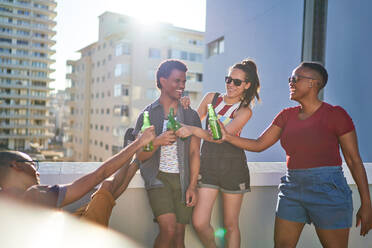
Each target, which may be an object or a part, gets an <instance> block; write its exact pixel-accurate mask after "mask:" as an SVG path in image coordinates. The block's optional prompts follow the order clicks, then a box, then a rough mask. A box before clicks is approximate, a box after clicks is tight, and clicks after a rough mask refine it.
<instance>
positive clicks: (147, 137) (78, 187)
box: [61, 126, 155, 207]
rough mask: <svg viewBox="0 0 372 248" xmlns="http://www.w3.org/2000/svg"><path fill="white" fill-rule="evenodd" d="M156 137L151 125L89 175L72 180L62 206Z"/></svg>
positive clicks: (87, 190) (105, 176) (113, 170)
mask: <svg viewBox="0 0 372 248" xmlns="http://www.w3.org/2000/svg"><path fill="white" fill-rule="evenodd" d="M154 138H155V133H154V127H153V126H152V127H150V128H148V129H146V130H145V132H144V133H143V134H142V135H141V136H139V137H138V138H137V139H136V140H135V141H134V142H133V143H131V144H130V145H128V146H127V147H125V148H124V149H123V150H121V151H120V152H119V153H118V154H116V155H114V156H113V157H111V158H109V159H108V160H106V161H105V162H103V164H102V165H101V166H100V167H99V168H98V169H96V170H95V171H93V172H92V173H89V174H88V175H85V176H83V177H81V178H79V179H77V180H76V181H74V182H72V183H71V184H69V185H66V186H67V190H66V196H65V199H64V200H63V202H62V204H61V207H63V206H65V205H68V204H70V203H72V202H74V201H76V200H78V199H80V198H81V197H82V196H84V195H85V194H86V193H88V192H89V191H90V190H92V189H93V187H95V186H97V185H98V184H99V183H101V182H102V181H103V180H104V179H106V178H107V177H109V176H111V175H112V174H113V173H115V172H116V171H117V170H118V169H120V168H121V167H122V166H123V165H125V163H126V162H127V161H128V160H129V159H131V158H132V156H133V155H134V154H135V153H136V151H137V150H138V149H140V148H142V147H143V146H144V145H146V144H148V143H149V142H150V141H152V140H153V139H154Z"/></svg>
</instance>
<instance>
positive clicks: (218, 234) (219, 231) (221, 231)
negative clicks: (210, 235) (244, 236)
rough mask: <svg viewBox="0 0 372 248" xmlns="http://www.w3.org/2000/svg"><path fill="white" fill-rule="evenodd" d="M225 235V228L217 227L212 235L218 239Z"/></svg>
mask: <svg viewBox="0 0 372 248" xmlns="http://www.w3.org/2000/svg"><path fill="white" fill-rule="evenodd" d="M225 235H226V229H225V228H218V229H217V230H216V231H215V232H214V236H216V237H217V238H219V239H223V238H224V237H225Z"/></svg>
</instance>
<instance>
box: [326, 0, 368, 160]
mask: <svg viewBox="0 0 372 248" xmlns="http://www.w3.org/2000/svg"><path fill="white" fill-rule="evenodd" d="M371 9H372V2H371V1H347V0H340V1H328V18H327V44H326V67H327V69H328V73H329V75H330V76H329V82H328V85H327V86H326V88H325V92H324V96H325V100H326V101H328V102H330V103H332V104H334V105H341V106H342V107H343V108H345V109H346V111H348V113H349V114H350V115H351V117H352V118H353V121H354V124H355V126H356V129H357V133H358V134H359V135H358V139H359V149H360V153H361V156H362V159H363V161H366V162H371V161H372V153H371V148H370V142H371V140H372V132H371V130H370V125H371V122H372V111H371V109H370V107H371V106H372V98H371V96H370V95H371V91H372V73H371V67H372V61H371V58H370V56H371V54H372V46H371V44H372V33H371V32H370V30H371V22H372V16H371V14H370V10H371Z"/></svg>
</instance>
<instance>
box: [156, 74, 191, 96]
mask: <svg viewBox="0 0 372 248" xmlns="http://www.w3.org/2000/svg"><path fill="white" fill-rule="evenodd" d="M160 84H161V86H162V87H161V92H162V93H164V94H165V95H167V96H168V97H169V98H171V99H172V100H176V101H178V100H179V99H180V98H181V97H182V94H183V91H184V90H185V85H186V72H183V71H180V70H178V69H173V70H172V72H171V73H170V74H169V77H168V78H164V77H161V78H160Z"/></svg>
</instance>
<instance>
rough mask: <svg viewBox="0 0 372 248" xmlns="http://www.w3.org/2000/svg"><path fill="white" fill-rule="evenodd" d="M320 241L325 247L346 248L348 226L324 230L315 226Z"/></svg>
mask: <svg viewBox="0 0 372 248" xmlns="http://www.w3.org/2000/svg"><path fill="white" fill-rule="evenodd" d="M315 230H316V233H317V234H318V237H319V240H320V243H322V246H323V247H325V248H347V245H348V241H349V231H350V229H349V228H345V229H333V230H325V229H319V228H315Z"/></svg>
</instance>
